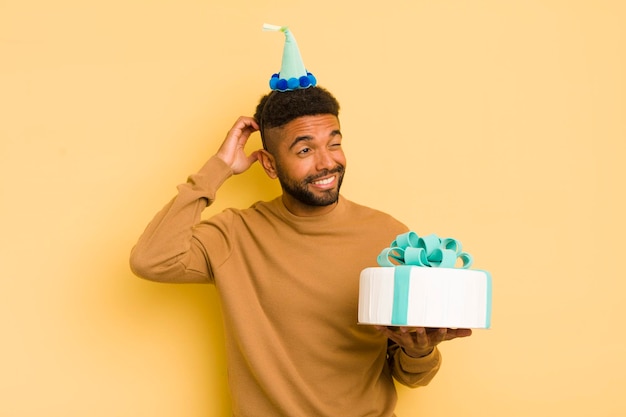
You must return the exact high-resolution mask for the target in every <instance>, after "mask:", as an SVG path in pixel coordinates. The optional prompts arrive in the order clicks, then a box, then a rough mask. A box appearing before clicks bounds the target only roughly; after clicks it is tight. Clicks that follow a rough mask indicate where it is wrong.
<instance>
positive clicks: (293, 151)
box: [130, 72, 470, 417]
mask: <svg viewBox="0 0 626 417" xmlns="http://www.w3.org/2000/svg"><path fill="white" fill-rule="evenodd" d="M281 74H282V72H281ZM272 80H273V81H272V82H271V83H270V85H271V86H273V85H274V84H275V87H276V88H273V91H272V92H270V93H269V94H267V95H265V96H264V97H263V98H262V99H261V100H260V102H259V103H258V105H257V107H256V112H255V115H254V117H248V116H242V117H240V118H238V119H237V121H236V122H235V123H234V125H233V126H232V128H231V129H230V130H229V131H228V133H227V134H226V138H225V140H224V142H223V143H222V145H221V146H220V148H219V149H218V151H217V152H216V154H215V155H213V156H212V157H211V158H209V159H208V161H207V162H206V164H205V165H204V166H203V167H202V168H201V169H200V171H199V172H197V173H196V174H193V175H191V176H190V177H189V178H188V180H187V182H186V183H184V184H181V185H179V186H178V193H177V195H176V196H174V198H173V199H172V200H171V201H170V202H169V203H168V204H167V205H165V207H164V208H163V209H162V210H161V211H160V212H158V213H157V214H156V216H155V217H154V219H153V220H152V221H151V222H150V223H149V225H148V227H147V228H146V230H145V231H144V233H143V234H142V235H141V237H140V238H139V240H138V242H137V244H136V245H135V247H134V248H133V250H132V252H131V258H130V263H131V268H132V270H133V272H135V274H137V275H138V276H140V277H143V278H146V279H150V280H154V281H160V282H196V283H198V282H201V283H209V284H212V285H215V287H216V289H217V292H218V294H219V297H220V301H221V303H220V304H221V308H222V311H223V320H224V324H225V326H224V328H225V336H226V352H227V364H228V379H229V387H230V391H231V398H232V409H233V416H238V417H255V416H258V417H268V416H272V417H277V416H289V417H337V416H341V417H351V416H354V417H363V416H371V417H390V416H393V415H394V409H395V404H396V390H395V385H394V378H395V380H397V381H398V382H400V383H402V384H404V385H407V386H410V387H417V386H421V385H425V384H427V383H428V382H429V381H430V380H431V379H432V378H433V376H434V375H435V373H436V372H437V370H438V369H439V366H440V361H441V356H440V353H439V351H438V349H437V345H438V344H439V343H440V342H442V341H444V340H450V339H454V338H456V337H462V336H467V335H469V334H470V331H469V330H453V329H424V328H417V329H410V328H393V329H388V328H378V327H375V326H366V325H358V324H357V308H358V291H359V276H360V272H361V270H362V269H364V268H365V267H368V266H373V264H375V261H376V257H377V255H378V253H379V252H380V250H381V249H382V248H384V247H386V246H387V245H388V243H389V242H390V241H391V240H393V239H394V238H395V237H396V236H397V235H399V234H401V233H404V232H407V231H408V228H407V227H406V226H405V225H404V224H402V223H400V222H399V221H397V220H396V219H394V218H393V217H391V216H390V215H388V214H385V213H383V212H380V211H377V210H375V209H372V208H368V207H365V206H362V205H359V204H357V203H355V202H352V201H350V200H348V199H346V198H344V197H343V196H342V195H341V193H340V188H341V184H342V181H343V177H344V174H345V170H346V156H345V155H344V152H343V149H342V140H343V137H342V134H341V129H340V123H339V103H338V102H337V100H336V99H335V97H333V95H332V94H331V93H330V92H328V91H327V90H325V89H323V88H321V87H318V86H316V83H315V80H314V79H312V78H311V74H310V73H307V74H306V75H303V76H302V77H300V78H299V79H298V78H290V79H289V80H283V79H279V80H278V81H276V80H274V77H273V78H272ZM294 80H295V82H294ZM283 81H284V82H283ZM272 83H274V84H272ZM289 85H295V87H293V88H287V87H289ZM256 131H260V134H261V138H262V140H263V149H259V150H256V151H254V152H252V153H250V154H246V152H245V150H244V149H245V145H246V143H247V141H248V139H249V137H250V135H251V134H252V133H254V132H256ZM257 162H259V163H260V164H261V165H262V166H263V169H264V170H265V172H266V173H267V174H268V175H269V177H270V178H273V179H278V181H279V182H280V184H281V188H282V194H281V195H280V196H277V197H276V198H274V199H272V200H270V201H261V202H257V203H254V204H253V205H252V206H250V207H249V208H246V209H237V208H232V209H228V210H225V211H223V212H221V213H219V214H216V215H214V216H213V217H211V218H210V219H208V220H204V221H203V220H201V213H202V211H203V210H204V209H205V208H206V207H207V206H208V205H210V204H212V203H213V202H214V201H215V196H216V193H217V190H218V189H219V188H220V186H221V185H222V184H223V183H224V181H226V180H227V179H228V178H229V177H231V176H232V175H238V174H242V173H244V172H246V171H247V170H248V169H249V168H250V167H251V166H252V165H253V164H255V163H257Z"/></svg>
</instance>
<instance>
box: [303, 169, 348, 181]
mask: <svg viewBox="0 0 626 417" xmlns="http://www.w3.org/2000/svg"><path fill="white" fill-rule="evenodd" d="M345 170H346V168H345V167H344V166H343V165H337V166H336V167H335V168H333V169H325V170H323V171H322V172H320V173H319V174H315V175H309V176H308V177H306V178H305V179H304V182H305V183H309V182H313V181H316V180H318V179H320V178H324V177H327V176H329V175H331V174H343V173H344V172H345Z"/></svg>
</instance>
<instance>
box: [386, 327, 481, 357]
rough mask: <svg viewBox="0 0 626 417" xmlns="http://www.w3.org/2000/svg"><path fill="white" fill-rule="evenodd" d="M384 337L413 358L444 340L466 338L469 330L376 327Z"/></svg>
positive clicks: (425, 352) (420, 355) (469, 333)
mask: <svg viewBox="0 0 626 417" xmlns="http://www.w3.org/2000/svg"><path fill="white" fill-rule="evenodd" d="M376 328H377V329H378V330H380V331H381V332H382V333H383V334H384V335H385V336H387V337H388V338H389V339H391V340H393V341H394V342H396V343H397V344H398V345H399V346H400V347H401V348H402V350H404V353H406V354H407V355H409V356H412V357H414V358H419V357H422V356H426V355H428V354H429V353H430V352H432V351H433V349H434V348H435V346H437V345H438V344H439V343H441V342H443V341H445V340H452V339H456V338H457V337H467V336H470V335H471V334H472V330H471V329H446V328H441V329H432V328H426V327H384V326H376Z"/></svg>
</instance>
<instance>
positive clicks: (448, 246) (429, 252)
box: [377, 232, 472, 269]
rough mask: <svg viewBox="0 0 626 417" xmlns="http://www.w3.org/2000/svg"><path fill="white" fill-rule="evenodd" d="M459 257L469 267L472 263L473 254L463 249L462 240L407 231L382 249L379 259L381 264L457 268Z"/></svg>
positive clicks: (463, 266)
mask: <svg viewBox="0 0 626 417" xmlns="http://www.w3.org/2000/svg"><path fill="white" fill-rule="evenodd" d="M457 259H460V260H461V262H462V265H461V266H460V268H463V269H467V268H469V267H470V266H471V265H472V256H471V255H470V254H469V253H466V252H463V251H462V246H461V242H459V241H458V240H456V239H452V238H444V239H440V238H439V237H437V235H434V234H431V235H428V236H424V237H419V236H418V235H417V233H415V232H406V233H403V234H401V235H398V236H397V237H396V240H394V241H393V242H391V245H390V246H389V247H388V248H385V249H383V250H382V252H381V253H380V254H379V255H378V258H377V261H378V265H380V266H398V265H412V266H426V267H440V268H457V266H456V263H457Z"/></svg>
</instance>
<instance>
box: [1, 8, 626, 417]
mask: <svg viewBox="0 0 626 417" xmlns="http://www.w3.org/2000/svg"><path fill="white" fill-rule="evenodd" d="M265 22H267V23H273V24H281V25H289V26H290V27H291V29H292V31H293V33H294V35H295V36H296V38H297V40H298V43H299V45H300V50H301V52H302V55H303V58H304V62H305V64H306V65H307V67H308V68H309V69H310V70H312V71H313V72H314V73H315V75H316V76H317V78H318V80H319V82H320V84H321V85H323V86H325V87H327V88H329V89H330V90H332V91H333V92H334V93H335V94H336V95H337V97H338V98H339V100H340V101H341V104H342V108H343V111H342V117H341V121H342V130H343V133H344V138H345V141H344V144H345V150H346V153H347V157H348V171H347V176H346V180H345V182H344V188H343V191H344V194H345V195H346V196H347V197H348V198H350V199H353V200H355V201H358V202H361V203H364V204H368V205H371V206H374V207H376V208H380V209H382V210H384V211H387V212H389V213H391V214H393V215H394V216H396V217H397V218H399V219H400V220H402V221H404V222H405V223H406V224H407V225H408V226H409V227H411V228H412V229H413V230H415V231H416V232H418V233H420V234H428V233H437V234H439V235H442V236H454V237H456V238H458V239H460V240H461V241H462V242H463V244H464V247H465V249H466V250H468V251H469V252H470V253H472V254H473V255H474V257H475V260H476V261H475V266H476V267H477V268H483V269H487V270H489V271H491V273H492V275H493V279H494V302H493V328H492V329H490V330H482V331H476V332H475V335H474V336H472V337H471V338H469V339H464V340H459V341H455V342H450V343H447V344H445V345H443V346H442V351H443V354H444V364H443V368H442V369H441V372H440V374H439V375H438V376H437V378H436V379H435V380H434V381H433V382H432V384H431V385H430V386H428V387H427V388H421V389H418V390H414V391H410V390H407V389H404V388H401V389H400V399H399V404H398V415H399V416H400V417H409V416H431V417H434V416H456V415H464V416H481V417H485V416H494V417H495V416H498V417H499V416H508V417H514V416H549V415H567V416H570V417H571V416H581V417H582V416H585V417H587V416H623V415H625V414H626V402H625V401H626V400H625V399H624V392H625V390H626V354H625V342H626V332H625V331H624V330H623V328H622V325H623V318H624V316H625V313H626V307H625V305H626V297H625V295H624V294H625V292H626V285H625V283H624V282H625V278H626V276H625V274H624V266H625V264H624V262H623V260H624V250H625V248H626V244H625V242H624V234H625V232H626V230H625V222H624V214H623V213H624V212H625V211H626V206H625V203H624V188H625V187H624V180H625V179H626V168H625V165H626V163H625V161H624V156H625V152H624V151H625V141H626V58H625V54H626V29H625V26H626V25H625V22H626V6H625V3H624V2H622V1H617V0H616V1H603V0H596V1H565V0H563V1H555V0H515V1H513V0H512V1H495V0H493V1H486V0H481V1H478V0H477V1H449V0H441V1H426V0H422V1H387V2H380V1H375V2H374V1H371V2H367V1H362V2H339V1H336V0H333V1H328V0H318V1H298V0H291V1H269V0H262V1H249V2H246V1H241V0H230V1H225V0H221V1H210V0H195V1H194V0H169V1H157V0H154V1H148V0H144V1H141V0H124V1H122V0H110V1H78V0H76V1H68V0H55V1H43V0H24V1H17V0H13V1H11V0H9V1H2V2H0V64H1V65H0V156H1V161H0V184H1V188H0V193H1V196H2V204H1V209H0V210H1V216H0V222H1V224H0V231H1V232H0V233H1V236H2V237H1V239H2V247H1V248H0V256H1V265H0V267H1V268H2V269H1V270H2V274H1V281H0V286H1V287H0V332H1V335H2V339H1V340H2V341H1V344H0V415H2V416H11V417H30V416H91V417H99V416H106V417H112V416H129V417H131V416H132V417H136V416H150V417H159V416H163V417H171V416H187V417H192V416H197V417H200V416H226V415H228V413H229V411H230V408H229V407H230V406H229V400H228V394H227V391H226V388H225V382H226V370H225V369H226V368H225V363H224V359H223V356H224V349H223V346H222V345H223V336H222V327H221V326H222V324H221V318H220V313H219V309H218V307H217V306H216V302H217V298H216V295H215V292H214V288H212V287H208V286H201V285H189V286H176V285H167V284H155V283H151V282H147V281H143V280H140V279H138V278H135V277H134V276H133V275H132V274H131V273H130V271H129V268H128V261H127V259H128V253H129V250H130V248H131V247H132V245H133V243H134V242H135V241H136V239H137V237H138V236H139V234H140V233H141V232H142V230H143V228H144V227H145V226H146V224H147V222H148V221H149V220H150V219H151V218H152V216H153V214H154V213H155V212H156V211H157V210H158V209H160V208H161V206H162V205H163V204H165V202H166V201H167V200H168V199H169V198H170V197H171V196H173V195H174V193H175V186H176V185H177V184H178V183H180V182H183V181H184V180H185V179H186V177H187V175H188V174H190V173H192V172H195V171H196V170H197V169H198V168H199V167H200V166H201V165H202V164H203V163H204V161H205V160H206V159H208V158H209V157H210V156H211V155H212V154H213V153H214V152H215V151H216V149H217V147H218V145H219V144H220V143H221V141H222V139H223V137H224V134H225V132H226V131H227V130H228V128H229V127H230V126H231V124H232V123H233V121H234V120H235V118H236V117H237V116H239V115H240V114H251V113H252V111H253V109H254V106H255V104H256V102H257V100H258V98H259V97H260V96H261V95H262V94H264V93H266V92H267V91H268V88H267V80H268V79H269V76H270V75H271V74H272V73H273V72H276V71H278V70H279V66H280V58H281V54H282V45H283V36H282V35H281V34H276V33H264V32H262V31H261V25H262V23H265ZM259 146H260V141H259V138H258V136H257V135H255V136H254V137H253V140H252V143H251V144H250V149H255V148H258V147H259ZM278 192H279V188H278V186H277V185H276V184H275V183H273V182H271V181H270V180H269V179H267V178H266V177H265V174H264V173H263V172H262V171H261V170H260V168H259V167H258V166H255V168H254V169H252V170H251V171H250V172H248V173H246V174H244V175H242V176H238V177H236V178H232V179H231V180H229V181H228V182H227V183H226V184H225V185H224V187H223V188H222V189H221V191H220V193H219V195H218V198H219V201H218V202H217V203H216V205H215V206H214V207H211V208H210V209H208V210H207V212H206V215H207V216H208V215H210V214H211V213H215V212H216V211H218V210H221V209H223V208H224V207H227V206H237V207H245V206H247V205H249V204H250V203H252V202H253V201H255V200H258V199H269V198H272V197H273V196H274V195H276V194H277V193H278ZM373 261H374V260H373ZM320 308H321V309H322V308H324V306H323V305H320Z"/></svg>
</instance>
